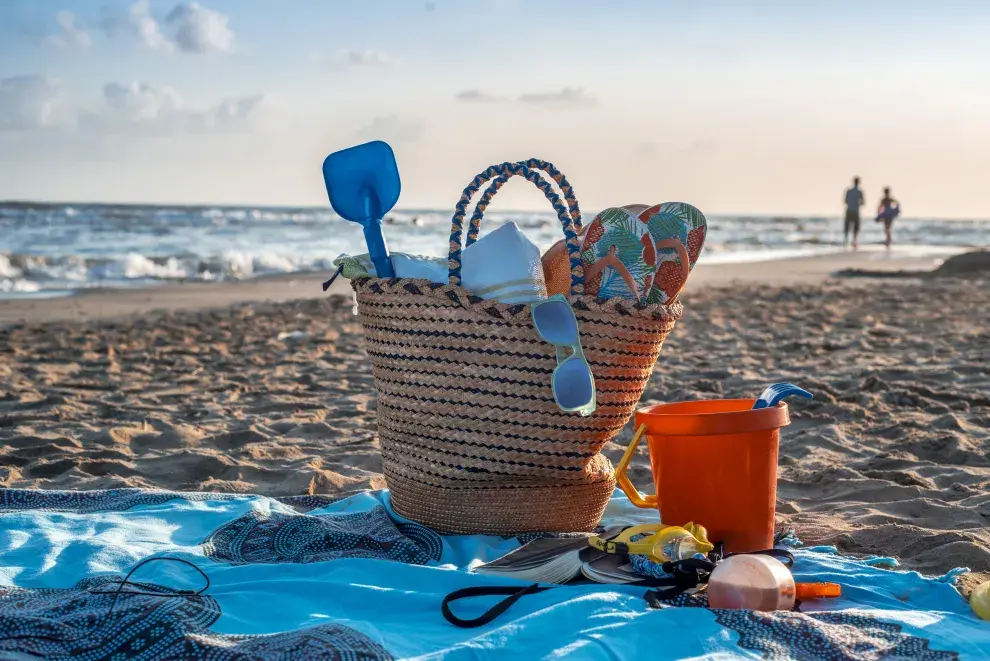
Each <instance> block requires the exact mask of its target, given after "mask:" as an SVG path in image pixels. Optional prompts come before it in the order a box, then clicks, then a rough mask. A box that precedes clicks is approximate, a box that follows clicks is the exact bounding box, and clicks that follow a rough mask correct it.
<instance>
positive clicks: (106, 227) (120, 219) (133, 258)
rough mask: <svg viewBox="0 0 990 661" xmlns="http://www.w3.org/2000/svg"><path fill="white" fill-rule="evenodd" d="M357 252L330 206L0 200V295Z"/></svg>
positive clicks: (436, 217)
mask: <svg viewBox="0 0 990 661" xmlns="http://www.w3.org/2000/svg"><path fill="white" fill-rule="evenodd" d="M593 217H594V212H592V213H587V214H586V215H585V218H586V219H589V220H590V219H591V218H593ZM510 220H511V221H513V222H515V223H516V224H517V225H518V226H519V227H520V228H522V230H523V231H524V232H526V234H527V235H528V236H529V237H530V238H531V239H532V240H533V241H534V242H535V243H537V244H538V245H539V246H540V247H541V248H544V249H545V248H547V247H549V246H550V245H552V244H553V243H554V242H555V241H557V240H558V239H559V238H560V237H561V230H560V224H559V222H558V221H557V219H556V216H555V215H554V214H553V213H539V212H532V213H530V212H503V213H498V212H495V211H490V212H489V213H488V214H487V215H486V217H485V221H484V226H483V232H484V231H487V230H490V229H493V228H495V227H498V226H499V225H501V224H502V223H504V222H506V221H510ZM708 228H709V229H708V238H707V241H706V243H705V248H704V252H703V253H702V257H701V260H702V261H703V262H704V263H709V264H714V263H731V262H758V261H769V260H776V259H785V258H791V257H803V256H812V255H819V254H827V253H830V252H837V251H841V250H843V246H842V220H841V219H840V218H839V217H838V216H835V217H826V216H816V217H785V216H741V215H720V216H709V217H708ZM384 230H385V234H386V239H387V241H388V244H389V248H390V249H391V250H393V251H399V252H405V253H412V254H421V255H431V256H443V255H445V254H446V251H447V246H448V235H449V232H450V211H447V210H439V209H407V210H403V211H394V212H390V213H389V215H388V216H387V217H386V223H385V225H384ZM882 240H883V229H882V225H880V224H878V223H874V222H873V221H872V219H869V218H865V219H864V222H863V232H862V234H861V243H862V244H863V245H864V247H865V249H868V250H875V251H878V252H879V251H881V250H882V249H881V248H880V247H879V244H880V243H881V242H882ZM895 241H896V245H895V250H896V254H898V255H901V256H908V255H910V256H919V257H921V256H932V257H933V258H935V259H937V258H939V257H944V256H948V255H951V254H954V253H958V252H962V251H964V250H967V249H973V248H986V247H988V246H990V220H975V219H974V220H939V219H934V218H916V219H911V218H905V219H899V220H898V221H897V223H896V224H895ZM361 252H366V249H365V248H364V238H363V234H362V231H361V227H360V226H359V225H357V224H354V223H349V222H347V221H345V220H343V219H341V218H339V217H338V216H336V215H335V214H334V213H333V212H332V211H331V210H330V209H329V208H313V207H254V206H246V207H230V206H141V205H116V204H46V203H31V202H28V203H26V202H0V298H8V299H9V298H44V297H59V296H71V295H73V294H75V293H78V292H80V291H82V290H87V289H93V288H120V287H153V286H156V285H161V284H165V283H184V282H221V281H230V280H244V279H249V278H256V277H259V276H265V275H271V274H281V273H305V272H310V271H325V270H327V269H330V268H331V263H332V261H333V259H334V258H335V257H337V256H338V255H339V254H341V253H350V254H356V253H361Z"/></svg>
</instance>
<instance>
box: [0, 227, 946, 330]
mask: <svg viewBox="0 0 990 661" xmlns="http://www.w3.org/2000/svg"><path fill="white" fill-rule="evenodd" d="M897 253H898V251H897V250H896V249H895V251H894V253H893V254H891V255H887V254H885V253H884V252H883V251H877V250H875V249H873V247H872V246H870V247H864V249H861V250H859V251H856V252H853V251H846V252H836V253H827V254H823V255H815V256H809V257H799V258H788V259H774V260H768V261H760V262H733V263H716V264H706V263H704V262H700V263H699V264H698V265H697V266H696V267H695V269H694V271H693V272H692V274H691V277H690V278H689V280H688V283H687V286H686V287H685V290H684V293H685V294H690V293H692V292H696V291H698V290H699V289H700V288H702V287H709V286H726V285H730V284H732V283H734V282H745V283H755V284H764V285H767V286H771V285H786V284H798V283H800V284H816V283H822V282H824V281H826V280H828V279H829V278H832V277H834V274H836V273H839V272H841V271H845V270H855V269H864V268H869V270H871V271H874V272H877V273H896V272H898V271H904V272H911V271H915V272H923V271H930V270H932V269H933V268H935V266H937V264H938V263H939V262H940V261H941V258H940V257H935V256H916V255H910V254H909V255H898V254H897ZM948 254H949V253H946V256H947V255H948ZM330 275H331V272H318V271H313V272H305V273H287V274H278V275H266V276H260V277H257V278H252V279H249V280H235V281H230V282H222V283H212V282H188V283H181V284H166V285H161V286H158V287H141V288H137V287H135V288H119V289H112V288H108V289H83V290H80V291H78V292H77V293H75V294H73V295H68V296H59V297H47V298H45V297H37V298H27V297H24V298H8V299H0V328H2V327H4V326H11V325H17V324H38V323H52V322H65V321H72V322H80V321H90V320H107V319H122V318H127V317H132V316H135V315H144V314H150V313H160V312H171V311H178V310H188V311H193V310H208V309H214V308H224V307H228V306H231V305H238V304H245V303H253V302H259V303H260V302H283V301H294V300H303V299H318V298H323V297H326V296H329V295H332V294H345V295H346V294H347V293H348V292H349V291H350V287H349V285H348V282H347V280H345V279H344V278H343V277H341V278H338V279H337V281H336V282H334V284H333V285H332V286H331V287H330V289H329V290H328V291H326V292H323V290H322V289H321V284H322V283H323V281H325V280H326V279H327V278H329V277H330Z"/></svg>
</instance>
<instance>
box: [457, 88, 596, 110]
mask: <svg viewBox="0 0 990 661" xmlns="http://www.w3.org/2000/svg"><path fill="white" fill-rule="evenodd" d="M454 100H456V101H460V102H463V103H504V102H506V101H508V99H507V98H506V97H504V96H498V95H495V94H491V93H490V92H484V91H482V90H480V89H470V90H464V91H463V92H459V93H457V94H455V95H454ZM518 101H519V103H528V104H532V105H560V106H594V105H598V99H596V98H595V97H593V96H589V95H588V94H586V93H585V91H584V89H583V88H581V87H574V88H571V87H565V88H563V89H562V90H560V91H559V92H541V93H536V94H523V95H521V96H519V98H518Z"/></svg>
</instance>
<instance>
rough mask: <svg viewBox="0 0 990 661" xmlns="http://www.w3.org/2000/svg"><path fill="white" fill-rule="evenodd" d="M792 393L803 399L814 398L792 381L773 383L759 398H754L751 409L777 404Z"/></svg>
mask: <svg viewBox="0 0 990 661" xmlns="http://www.w3.org/2000/svg"><path fill="white" fill-rule="evenodd" d="M792 395H797V396H798V397H804V398H805V399H814V395H812V394H811V393H810V392H808V391H807V390H805V389H804V388H798V387H797V386H796V385H794V384H793V383H774V384H773V385H771V386H769V387H768V388H767V389H766V390H764V391H763V393H762V394H761V395H760V397H759V399H757V400H756V403H755V404H753V409H754V410H756V409H765V408H770V407H773V406H777V404H779V403H780V402H781V401H783V400H784V398H786V397H791V396H792Z"/></svg>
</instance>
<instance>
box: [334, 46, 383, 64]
mask: <svg viewBox="0 0 990 661" xmlns="http://www.w3.org/2000/svg"><path fill="white" fill-rule="evenodd" d="M337 56H338V58H339V59H340V61H341V62H343V63H345V64H349V65H351V66H354V67H387V66H389V65H390V64H393V63H394V62H395V60H394V59H393V58H392V56H391V55H389V54H388V53H386V52H385V51H380V50H372V49H367V50H363V51H354V50H342V51H339V52H338V54H337Z"/></svg>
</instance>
